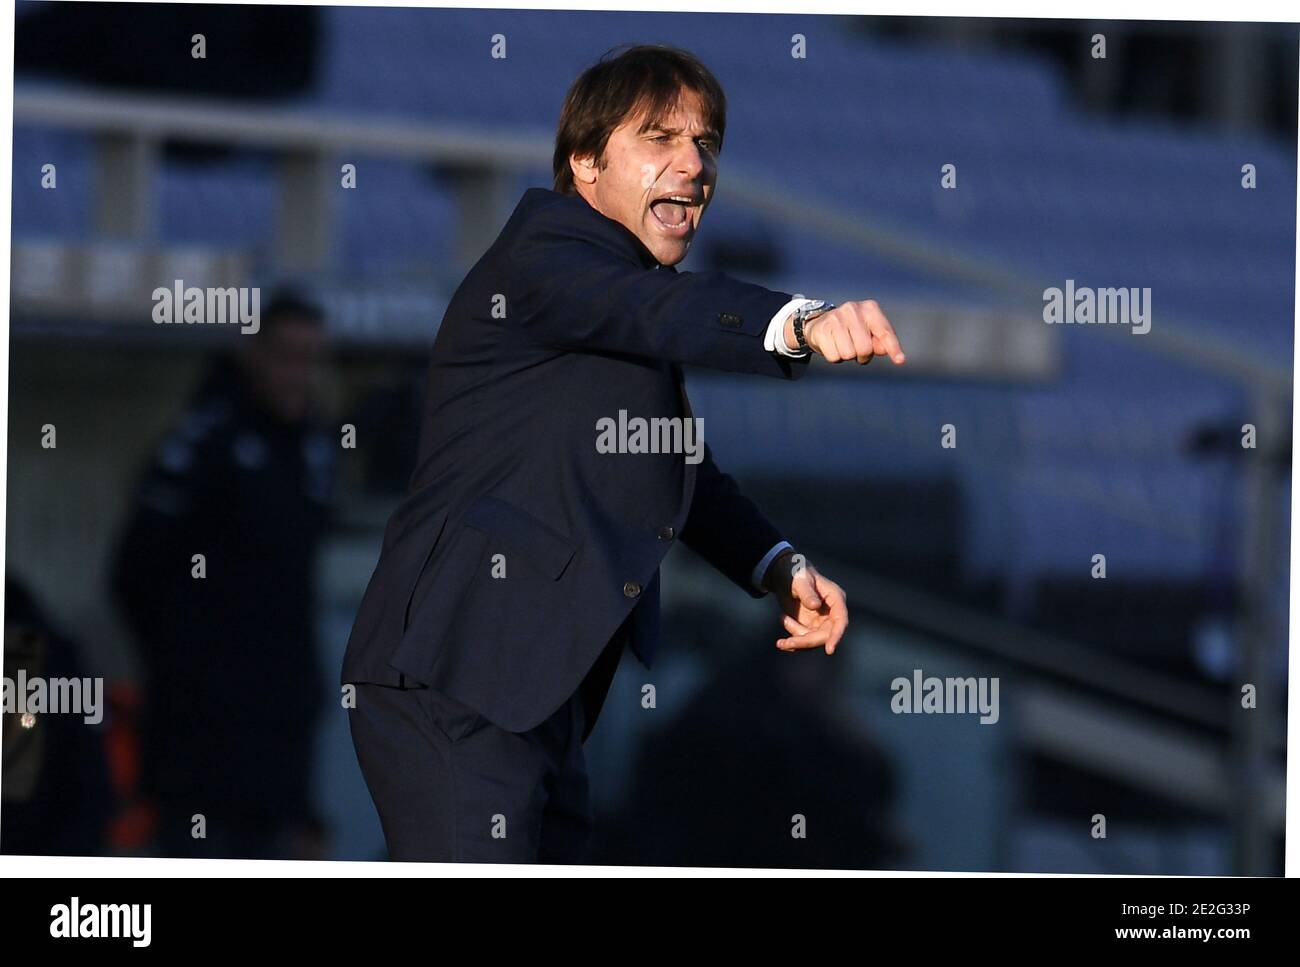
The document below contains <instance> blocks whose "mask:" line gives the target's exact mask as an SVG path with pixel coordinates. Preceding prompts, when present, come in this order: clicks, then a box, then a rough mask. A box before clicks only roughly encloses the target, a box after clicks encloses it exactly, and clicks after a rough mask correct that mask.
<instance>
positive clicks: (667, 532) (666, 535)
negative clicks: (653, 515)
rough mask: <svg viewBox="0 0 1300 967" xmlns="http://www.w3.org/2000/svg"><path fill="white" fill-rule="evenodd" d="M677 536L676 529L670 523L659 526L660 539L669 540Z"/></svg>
mask: <svg viewBox="0 0 1300 967" xmlns="http://www.w3.org/2000/svg"><path fill="white" fill-rule="evenodd" d="M676 536H677V531H675V530H673V528H672V525H671V524H670V525H668V526H667V527H661V528H659V539H660V540H661V541H671V540H672V539H673V538H674V537H676Z"/></svg>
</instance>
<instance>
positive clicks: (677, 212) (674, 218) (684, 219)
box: [650, 193, 700, 236]
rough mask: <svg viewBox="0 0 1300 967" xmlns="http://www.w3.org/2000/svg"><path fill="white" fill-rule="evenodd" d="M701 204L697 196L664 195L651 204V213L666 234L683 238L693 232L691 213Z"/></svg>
mask: <svg viewBox="0 0 1300 967" xmlns="http://www.w3.org/2000/svg"><path fill="white" fill-rule="evenodd" d="M699 204H700V200H699V199H698V198H697V197H696V196H695V195H689V194H680V193H674V194H670V195H662V196H660V197H659V198H656V199H655V200H654V201H652V202H651V203H650V213H651V214H652V215H654V217H655V221H657V222H658V223H659V224H660V226H662V228H663V230H664V231H665V232H666V233H668V234H669V235H675V236H682V235H685V234H686V233H687V232H689V231H690V230H691V221H692V217H691V212H692V210H693V209H695V208H698V207H699Z"/></svg>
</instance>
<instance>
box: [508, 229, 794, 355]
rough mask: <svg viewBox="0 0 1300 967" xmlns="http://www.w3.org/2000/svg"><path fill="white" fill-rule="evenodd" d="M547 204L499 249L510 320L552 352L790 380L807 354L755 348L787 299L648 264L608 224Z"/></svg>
mask: <svg viewBox="0 0 1300 967" xmlns="http://www.w3.org/2000/svg"><path fill="white" fill-rule="evenodd" d="M596 214H597V216H598V217H596V218H594V219H593V218H587V217H575V216H574V215H573V213H572V212H571V211H565V210H560V209H558V208H555V207H552V208H549V209H544V210H542V211H540V212H538V213H537V214H536V215H534V216H533V217H532V218H531V219H529V221H528V223H526V224H525V225H524V226H523V227H522V228H521V229H520V230H519V232H518V233H517V235H516V237H515V238H514V240H513V241H512V243H511V244H510V246H509V248H508V252H509V258H510V264H511V270H510V289H509V291H510V293H511V294H510V295H509V296H508V297H507V298H508V308H507V312H508V314H509V318H511V319H515V320H519V324H520V326H521V327H522V330H523V331H524V332H525V333H527V334H529V335H530V336H531V337H532V338H534V339H536V340H537V341H539V342H541V343H543V344H545V345H548V346H552V347H555V348H559V349H566V350H574V351H589V352H610V353H624V354H627V355H632V356H641V357H648V358H652V359H659V360H670V361H672V362H675V363H685V364H688V365H693V366H701V367H704V368H707V369H718V370H726V371H729V372H736V373H753V374H758V375H765V376H775V377H779V378H783V379H796V378H798V377H799V376H801V375H802V374H803V372H804V370H805V369H806V368H807V365H808V358H807V357H804V358H795V357H788V356H779V355H777V354H776V353H772V352H769V351H767V350H766V349H764V348H763V335H764V333H765V332H766V330H767V326H768V324H769V323H770V322H771V319H772V316H773V315H775V314H776V312H777V310H779V309H780V308H781V307H782V306H783V305H785V303H787V302H788V301H789V300H790V298H791V296H790V295H789V294H788V293H785V292H777V291H773V290H772V289H766V288H764V287H763V286H760V285H754V284H752V283H748V282H741V281H739V280H737V279H733V278H731V277H730V276H728V275H726V274H724V273H722V272H717V271H708V272H675V271H671V270H667V269H655V268H647V267H646V266H645V265H644V264H642V263H641V261H640V260H639V259H638V258H637V254H636V252H637V248H636V246H637V245H639V242H637V241H636V239H635V238H634V237H633V236H632V235H631V233H630V232H628V230H627V229H626V228H624V227H623V226H622V225H620V224H618V223H617V222H615V221H613V220H611V219H607V218H605V217H604V216H603V215H599V213H596Z"/></svg>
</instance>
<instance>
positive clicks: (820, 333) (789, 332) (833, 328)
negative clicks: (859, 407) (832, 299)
mask: <svg viewBox="0 0 1300 967" xmlns="http://www.w3.org/2000/svg"><path fill="white" fill-rule="evenodd" d="M793 315H794V314H793V313H791V318H790V319H789V320H787V321H786V324H785V337H786V340H785V341H786V345H787V346H794V345H795V343H796V340H795V336H794V320H793ZM803 338H804V341H805V342H806V343H808V348H809V349H811V350H812V351H813V352H815V353H817V354H818V355H819V356H821V357H822V358H823V359H825V360H826V361H827V362H828V363H841V362H846V361H847V360H850V359H856V360H857V361H858V362H859V363H861V364H862V365H866V364H867V363H869V362H871V360H873V359H874V358H875V357H877V356H888V357H889V358H890V359H891V360H893V362H894V364H895V365H901V364H902V362H903V361H904V360H905V359H906V358H907V357H906V356H904V355H903V347H902V346H901V345H900V344H899V342H898V336H897V335H895V334H894V327H893V326H892V325H890V323H889V320H888V319H886V318H885V314H884V313H883V312H881V311H880V306H879V305H877V304H876V301H875V300H874V299H867V300H865V301H863V302H845V303H843V304H842V305H838V306H836V307H835V308H834V309H831V310H830V311H829V312H824V313H822V314H821V315H820V316H816V317H815V318H813V319H809V320H808V321H807V322H806V323H804V327H803Z"/></svg>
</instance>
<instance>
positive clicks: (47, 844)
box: [0, 574, 114, 856]
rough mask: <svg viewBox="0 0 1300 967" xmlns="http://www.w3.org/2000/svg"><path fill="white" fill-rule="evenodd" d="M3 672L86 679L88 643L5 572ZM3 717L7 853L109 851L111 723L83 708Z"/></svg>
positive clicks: (2, 826) (13, 676) (50, 679)
mask: <svg viewBox="0 0 1300 967" xmlns="http://www.w3.org/2000/svg"><path fill="white" fill-rule="evenodd" d="M4 623H5V627H4V635H5V641H4V676H5V678H7V679H9V681H10V682H12V683H15V684H14V688H15V692H16V690H17V688H18V687H19V686H18V684H17V683H18V682H19V681H20V678H19V672H20V671H21V672H23V673H24V675H25V678H26V681H28V682H31V681H34V680H36V679H44V680H45V681H46V682H47V683H50V687H51V688H53V683H54V682H56V681H57V680H59V679H82V678H85V677H86V675H87V669H86V667H85V661H84V659H83V653H82V649H81V648H80V647H79V646H78V644H77V642H75V641H73V640H72V639H70V638H68V637H66V636H65V635H64V634H63V633H62V632H61V631H60V630H59V629H58V628H57V627H56V626H55V624H54V623H53V622H52V621H51V619H50V618H49V616H48V615H47V614H46V612H45V610H44V608H42V607H41V605H40V603H39V602H38V601H37V599H36V596H35V595H34V594H33V593H32V592H31V590H30V589H29V588H28V587H27V585H26V584H25V583H24V582H23V581H21V580H19V579H18V578H15V577H14V576H13V575H12V574H6V575H5V622H4ZM16 699H17V696H16V694H15V705H14V708H13V710H12V711H10V710H6V711H5V712H4V714H3V715H2V716H0V719H3V723H4V724H3V748H4V754H3V769H4V776H3V782H0V785H3V802H2V803H0V835H2V839H0V853H11V854H12V853H19V854H24V855H29V856H96V855H99V854H101V853H104V852H106V850H105V847H106V846H107V845H108V835H107V834H108V824H109V822H110V820H111V817H112V812H113V808H114V795H113V786H112V782H111V780H110V771H109V761H108V750H107V747H106V743H105V738H106V736H107V734H108V731H109V727H110V726H111V724H112V723H111V721H110V719H109V718H108V717H105V718H104V719H102V720H101V721H99V722H87V721H86V719H85V717H84V715H82V714H78V713H70V712H67V711H63V712H53V711H50V712H46V713H32V712H30V711H26V712H24V711H19V706H18V705H17V702H16Z"/></svg>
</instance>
